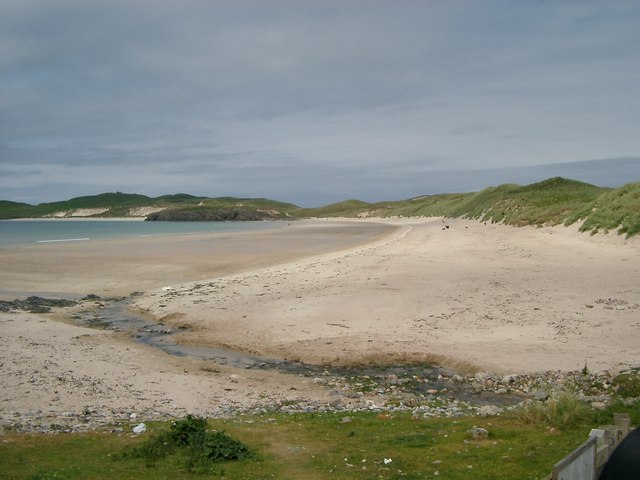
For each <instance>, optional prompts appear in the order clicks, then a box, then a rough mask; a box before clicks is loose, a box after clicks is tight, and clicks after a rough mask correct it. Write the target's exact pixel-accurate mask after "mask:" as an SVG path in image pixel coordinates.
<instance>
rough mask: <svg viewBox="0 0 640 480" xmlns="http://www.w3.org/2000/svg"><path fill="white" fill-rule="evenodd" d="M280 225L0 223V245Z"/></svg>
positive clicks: (104, 221)
mask: <svg viewBox="0 0 640 480" xmlns="http://www.w3.org/2000/svg"><path fill="white" fill-rule="evenodd" d="M280 225H282V223H281V222H272V221H259V222H144V221H140V220H111V219H75V220H68V219H65V220H60V219H37V220H1V221H0V246H19V245H34V244H35V245H42V246H45V245H47V244H52V243H53V244H55V243H66V242H91V241H97V240H109V239H119V238H137V237H150V236H158V235H186V234H193V233H209V232H213V233H215V232H235V231H247V230H260V229H269V228H274V227H278V226H280Z"/></svg>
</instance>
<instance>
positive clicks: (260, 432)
mask: <svg viewBox="0 0 640 480" xmlns="http://www.w3.org/2000/svg"><path fill="white" fill-rule="evenodd" d="M613 411H620V412H624V411H627V412H629V413H631V418H632V423H633V424H637V423H638V421H639V420H640V407H639V406H638V405H637V404H634V405H632V406H625V405H623V404H618V405H615V406H614V407H612V408H611V409H609V410H607V411H604V412H599V411H598V412H596V411H592V410H588V411H586V415H584V416H579V417H574V419H573V421H572V422H568V423H566V424H564V425H562V426H552V425H551V424H549V423H547V422H546V421H541V422H533V423H529V422H525V421H522V419H521V417H520V414H518V413H509V414H504V415H502V416H499V417H489V418H477V417H462V418H457V419H413V418H411V415H410V414H408V413H406V414H396V415H391V416H390V417H389V418H379V416H378V415H377V414H375V413H355V414H354V413H349V414H328V413H327V414H299V415H284V414H277V415H269V416H266V415H265V416H243V417H237V418H233V419H227V420H222V419H218V420H209V422H208V426H209V428H210V429H212V430H224V431H225V432H226V433H227V434H228V435H229V436H230V437H231V438H232V439H234V440H237V441H239V442H242V444H244V445H246V446H248V447H249V449H250V450H251V452H253V456H250V457H245V458H242V459H240V460H237V461H228V462H222V463H211V464H208V465H207V466H205V467H201V468H199V469H193V468H192V469H191V471H190V469H189V468H188V464H187V463H186V462H185V458H186V457H185V456H184V455H182V456H181V455H166V456H165V457H163V459H162V460H159V461H156V462H151V463H148V462H146V461H145V460H144V459H143V458H139V457H137V456H136V455H122V454H121V453H122V452H123V451H130V452H131V451H135V450H136V449H139V448H140V447H141V446H143V445H144V444H145V442H149V439H150V438H157V437H155V435H161V434H162V433H163V432H167V430H169V429H170V427H169V423H157V424H150V425H149V431H148V432H147V433H146V434H143V435H140V436H136V435H133V434H130V433H90V434H87V433H84V434H59V435H27V434H5V435H3V436H1V437H0V465H2V469H1V470H0V479H3V480H5V479H6V480H9V479H25V478H26V479H54V478H55V479H88V478H89V479H96V480H98V479H115V478H125V479H126V478H132V479H136V480H138V479H169V478H171V479H173V478H175V479H188V478H227V479H267V478H278V479H298V478H305V479H309V480H314V479H317V480H320V479H332V478H340V479H407V478H409V479H417V478H433V474H434V472H435V471H436V470H437V471H438V472H439V478H447V479H453V480H456V479H470V478H473V479H495V478H500V479H540V478H543V477H544V476H545V475H548V474H549V473H550V472H551V469H552V468H553V465H554V464H555V463H556V462H558V461H559V460H560V459H562V458H563V457H564V456H565V455H566V454H568V453H569V452H570V451H571V450H573V449H574V448H575V447H576V446H578V445H580V444H581V443H582V442H583V441H584V440H585V439H586V438H587V435H588V433H589V431H590V430H591V428H594V427H596V426H598V425H600V424H605V423H611V422H612V415H613V414H612V412H613ZM345 415H349V416H350V417H351V419H352V421H351V422H350V423H342V422H341V419H342V418H343V417H344V416H345ZM474 426H479V427H483V428H486V429H487V430H489V438H488V439H486V440H481V441H476V440H472V438H471V436H470V434H469V430H470V429H472V428H473V427H474ZM127 430H128V429H127ZM385 458H386V459H391V462H390V463H387V464H385V463H384V459H385ZM469 466H471V468H468V467H469ZM204 474H206V475H204Z"/></svg>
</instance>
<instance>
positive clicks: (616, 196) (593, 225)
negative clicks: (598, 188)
mask: <svg viewBox="0 0 640 480" xmlns="http://www.w3.org/2000/svg"><path fill="white" fill-rule="evenodd" d="M578 220H584V221H583V223H582V226H581V227H580V230H581V231H583V232H591V233H598V232H605V233H606V232H609V231H612V230H617V231H618V233H619V234H621V235H622V234H625V235H626V236H627V237H631V236H633V235H636V234H637V233H639V232H640V182H638V183H629V184H627V185H624V186H622V187H620V188H616V189H615V190H612V191H610V192H606V193H604V194H602V195H600V196H599V197H598V198H597V199H596V200H595V201H593V202H592V203H590V204H589V205H587V206H586V207H585V208H583V209H582V210H580V211H579V212H576V213H575V214H574V215H573V216H572V217H570V218H569V219H568V222H571V223H572V222H574V221H578Z"/></svg>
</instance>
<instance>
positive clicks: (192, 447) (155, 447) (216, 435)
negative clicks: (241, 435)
mask: <svg viewBox="0 0 640 480" xmlns="http://www.w3.org/2000/svg"><path fill="white" fill-rule="evenodd" d="M173 455H176V456H178V457H181V458H183V459H184V460H185V465H186V467H187V469H188V470H189V471H199V470H204V471H206V470H208V468H209V467H210V466H211V464H212V463H219V462H228V461H232V460H241V459H244V458H249V457H251V456H252V455H253V453H252V452H251V450H250V449H249V448H248V447H247V446H246V445H244V444H242V443H241V442H239V441H237V440H234V439H233V438H231V437H230V436H228V435H227V434H226V433H224V431H222V430H218V431H212V432H209V431H207V421H206V419H204V418H198V417H194V416H191V415H189V416H187V417H186V418H185V419H183V420H178V421H175V422H172V424H171V428H170V429H169V430H168V431H164V432H160V433H158V434H156V435H154V436H152V437H151V438H150V439H148V440H147V441H146V442H144V443H143V444H142V445H140V446H138V447H136V448H133V449H131V450H126V451H123V452H122V453H121V454H120V455H118V456H116V458H139V459H142V460H144V461H145V463H146V465H147V466H148V467H153V466H155V464H156V463H157V462H158V461H161V460H165V459H167V457H170V456H173Z"/></svg>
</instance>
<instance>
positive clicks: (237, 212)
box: [145, 208, 280, 222]
mask: <svg viewBox="0 0 640 480" xmlns="http://www.w3.org/2000/svg"><path fill="white" fill-rule="evenodd" d="M278 218H280V213H279V212H278V211H276V210H249V209H240V208H203V209H189V210H187V209H185V210H182V209H166V210H162V211H160V212H154V213H151V214H149V215H147V217H146V218H145V221H148V222H156V221H168V222H230V221H235V222H250V221H257V220H277V219H278Z"/></svg>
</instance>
